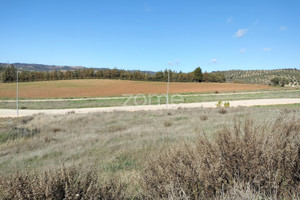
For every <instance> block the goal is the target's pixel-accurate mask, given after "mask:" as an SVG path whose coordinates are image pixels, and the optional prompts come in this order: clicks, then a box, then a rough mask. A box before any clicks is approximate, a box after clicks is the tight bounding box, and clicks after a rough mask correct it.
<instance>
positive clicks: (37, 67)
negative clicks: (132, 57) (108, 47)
mask: <svg viewBox="0 0 300 200" xmlns="http://www.w3.org/2000/svg"><path fill="white" fill-rule="evenodd" d="M11 64H13V65H14V67H15V68H17V69H21V68H22V70H23V71H38V72H44V71H58V70H61V71H67V70H76V69H88V68H87V67H83V66H58V65H43V64H28V63H10V64H9V65H11ZM7 65H8V64H7V63H0V71H1V69H3V67H6V66H7ZM93 69H94V70H106V69H109V68H93ZM135 71H139V70H130V72H135ZM141 72H142V73H149V74H155V72H152V71H141Z"/></svg>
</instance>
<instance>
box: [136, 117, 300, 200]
mask: <svg viewBox="0 0 300 200" xmlns="http://www.w3.org/2000/svg"><path fill="white" fill-rule="evenodd" d="M236 181H238V182H244V183H248V184H250V185H251V188H252V189H253V191H254V192H257V191H260V192H262V193H263V194H265V195H266V196H268V197H270V198H281V197H290V198H291V197H292V196H293V195H295V194H297V192H298V193H299V191H300V121H299V120H295V119H293V118H289V117H288V116H287V115H283V116H281V117H280V118H278V119H277V120H276V121H275V123H273V124H267V125H257V124H254V122H253V121H252V120H249V119H248V120H246V121H245V122H244V123H241V122H236V123H235V125H234V127H233V128H228V127H224V128H223V129H222V130H220V131H218V134H217V135H216V138H215V139H214V140H209V139H207V137H206V135H205V134H202V135H201V136H199V140H198V142H197V145H196V147H192V146H190V145H184V146H181V147H179V148H175V147H174V148H173V149H170V150H168V151H167V152H164V153H162V154H161V155H160V156H159V157H158V158H157V159H154V160H151V162H149V163H148V166H147V167H146V169H145V171H144V172H143V174H142V181H141V182H142V186H143V188H144V190H145V191H146V192H147V193H148V194H149V196H153V197H154V198H170V197H172V198H174V197H176V196H177V197H178V198H181V197H182V195H184V196H185V197H187V198H191V199H199V198H213V197H216V196H218V195H220V194H222V193H225V194H226V193H227V192H228V191H231V190H232V188H233V186H234V183H235V182H236Z"/></svg>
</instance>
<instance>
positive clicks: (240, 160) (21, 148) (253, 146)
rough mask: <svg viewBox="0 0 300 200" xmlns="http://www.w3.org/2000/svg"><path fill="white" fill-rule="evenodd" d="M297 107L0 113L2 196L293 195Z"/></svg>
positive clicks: (299, 127) (298, 168) (299, 122)
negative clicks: (8, 115) (27, 114)
mask: <svg viewBox="0 0 300 200" xmlns="http://www.w3.org/2000/svg"><path fill="white" fill-rule="evenodd" d="M299 112H300V110H299V106H298V105H295V106H292V105H291V106H289V107H288V108H282V107H278V108H277V107H271V108H267V107H266V108H265V107H254V108H227V109H225V108H216V109H200V108H199V109H192V110H189V109H178V110H169V111H155V112H150V111H148V112H145V111H143V112H132V113H131V112H113V113H95V114H71V113H70V114H68V115H35V116H32V117H26V118H6V119H0V136H1V137H0V158H1V159H0V174H1V178H0V195H1V199H34V198H36V199H43V198H66V199H89V198H91V199H93V198H94V199H96V198H104V199H121V198H124V199H132V198H137V199H145V198H146V199H147V198H148V199H160V198H162V199H166V198H173V199H187V198H190V199H194V198H216V199H245V198H248V199H263V198H265V199H267V198H273V199H276V198H277V199H281V198H283V197H285V198H288V199H290V198H291V199H292V198H297V197H298V198H299V191H300V174H299V172H300V154H299V151H300V149H299V146H300V135H299V132H300V115H299ZM55 195H56V196H55Z"/></svg>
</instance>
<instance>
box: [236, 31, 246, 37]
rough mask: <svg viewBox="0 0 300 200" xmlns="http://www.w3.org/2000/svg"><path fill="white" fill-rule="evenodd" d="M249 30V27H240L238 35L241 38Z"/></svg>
mask: <svg viewBox="0 0 300 200" xmlns="http://www.w3.org/2000/svg"><path fill="white" fill-rule="evenodd" d="M247 32H248V29H240V30H238V32H236V34H235V35H236V37H238V38H240V37H243V36H244V35H245V34H246V33H247Z"/></svg>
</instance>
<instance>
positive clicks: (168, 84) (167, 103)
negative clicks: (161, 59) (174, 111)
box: [166, 62, 173, 109]
mask: <svg viewBox="0 0 300 200" xmlns="http://www.w3.org/2000/svg"><path fill="white" fill-rule="evenodd" d="M168 65H169V66H170V67H169V68H171V67H172V65H173V64H172V63H170V62H168ZM169 87H170V69H168V83H167V102H166V109H168V105H169Z"/></svg>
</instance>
